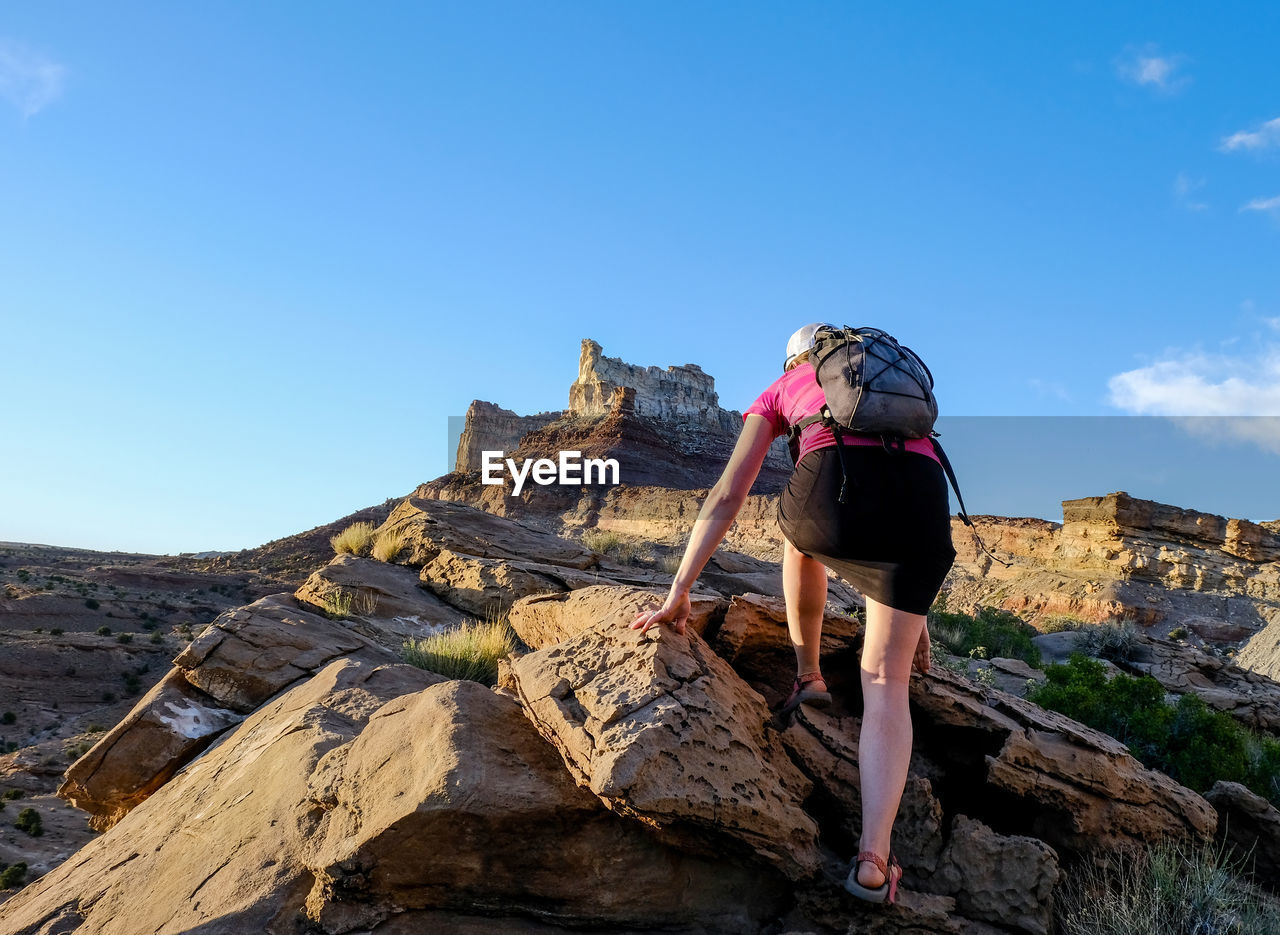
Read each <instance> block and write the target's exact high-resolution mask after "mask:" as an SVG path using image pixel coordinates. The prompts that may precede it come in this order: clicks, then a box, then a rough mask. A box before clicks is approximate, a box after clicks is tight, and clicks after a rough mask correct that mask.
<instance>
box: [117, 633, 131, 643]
mask: <svg viewBox="0 0 1280 935" xmlns="http://www.w3.org/2000/svg"><path fill="white" fill-rule="evenodd" d="M116 642H117V643H132V642H133V634H132V633H118V634H116Z"/></svg>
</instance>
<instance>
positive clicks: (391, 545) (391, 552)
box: [370, 529, 404, 562]
mask: <svg viewBox="0 0 1280 935" xmlns="http://www.w3.org/2000/svg"><path fill="white" fill-rule="evenodd" d="M403 551H404V542H403V541H402V540H401V538H400V534H399V533H398V532H394V531H392V530H390V529H383V530H380V531H379V532H378V534H377V535H376V536H375V537H374V539H373V546H372V548H371V549H370V554H371V555H372V556H373V557H374V558H376V559H377V560H378V561H380V562H394V561H395V560H396V559H397V558H399V557H400V553H401V552H403Z"/></svg>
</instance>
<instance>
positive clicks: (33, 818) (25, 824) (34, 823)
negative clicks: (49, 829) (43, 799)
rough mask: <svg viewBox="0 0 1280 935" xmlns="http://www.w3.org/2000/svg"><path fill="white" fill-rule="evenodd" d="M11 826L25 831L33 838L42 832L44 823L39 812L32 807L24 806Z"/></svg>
mask: <svg viewBox="0 0 1280 935" xmlns="http://www.w3.org/2000/svg"><path fill="white" fill-rule="evenodd" d="M13 826H14V827H15V828H17V829H18V830H19V831H25V832H26V833H27V834H29V835H31V836H32V837H33V838H38V837H40V835H42V834H44V824H43V823H42V822H41V821H40V813H39V812H37V811H36V810H35V809H34V808H24V809H23V810H22V811H20V812H18V820H17V821H15V822H14V823H13Z"/></svg>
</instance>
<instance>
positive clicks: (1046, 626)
mask: <svg viewBox="0 0 1280 935" xmlns="http://www.w3.org/2000/svg"><path fill="white" fill-rule="evenodd" d="M1083 626H1085V622H1084V621H1083V620H1081V619H1080V618H1079V617H1072V616H1070V615H1069V614H1049V615H1047V616H1044V617H1041V618H1040V621H1039V622H1038V623H1037V624H1036V629H1037V630H1039V631H1040V632H1041V633H1061V632H1063V631H1064V630H1079V629H1080V628H1081V627H1083Z"/></svg>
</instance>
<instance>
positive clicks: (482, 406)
mask: <svg viewBox="0 0 1280 935" xmlns="http://www.w3.org/2000/svg"><path fill="white" fill-rule="evenodd" d="M564 415H565V413H563V412H539V413H535V414H533V415H528V416H520V415H516V414H515V413H514V412H512V411H511V410H510V409H503V408H502V407H501V406H495V405H494V404H493V403H487V402H484V401H482V400H479V399H476V400H473V401H472V403H471V405H470V406H468V407H467V413H466V417H465V426H464V428H463V430H462V435H461V436H460V437H459V438H458V450H457V453H456V455H455V456H454V465H453V470H455V471H479V470H480V469H481V466H482V457H483V456H482V452H485V451H502V452H508V451H512V450H514V449H515V447H516V446H517V445H519V444H520V439H521V438H523V437H524V436H525V435H526V434H528V433H529V432H532V431H533V430H534V429H540V428H542V427H543V426H544V425H547V424H549V423H551V422H554V421H555V420H557V419H560V418H563V417H564Z"/></svg>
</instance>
